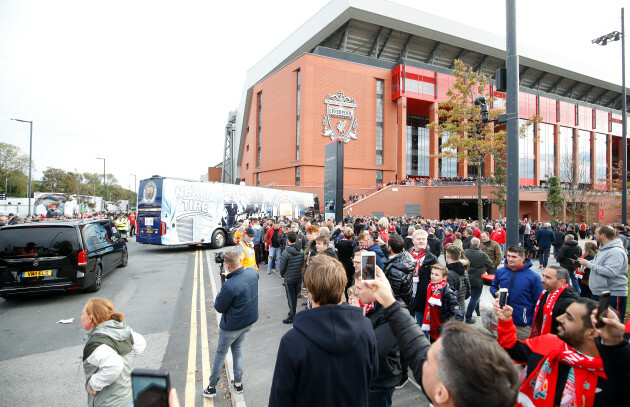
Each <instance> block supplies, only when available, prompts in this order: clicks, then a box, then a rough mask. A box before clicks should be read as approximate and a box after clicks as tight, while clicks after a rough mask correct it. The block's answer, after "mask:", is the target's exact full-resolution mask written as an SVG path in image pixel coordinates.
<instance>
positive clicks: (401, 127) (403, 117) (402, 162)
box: [396, 96, 407, 180]
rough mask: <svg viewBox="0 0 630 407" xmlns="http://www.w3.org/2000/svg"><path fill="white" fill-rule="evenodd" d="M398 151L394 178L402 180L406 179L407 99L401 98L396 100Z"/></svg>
mask: <svg viewBox="0 0 630 407" xmlns="http://www.w3.org/2000/svg"><path fill="white" fill-rule="evenodd" d="M397 115H398V134H397V135H396V138H397V139H398V142H397V145H398V149H397V151H396V158H397V160H396V178H397V179H398V180H404V179H406V178H407V98H406V97H405V96H402V97H400V98H399V99H398V113H397Z"/></svg>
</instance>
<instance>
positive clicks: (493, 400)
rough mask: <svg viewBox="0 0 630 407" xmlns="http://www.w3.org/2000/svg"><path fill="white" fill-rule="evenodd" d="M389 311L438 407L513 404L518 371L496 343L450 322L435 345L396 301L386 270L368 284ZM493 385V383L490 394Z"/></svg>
mask: <svg viewBox="0 0 630 407" xmlns="http://www.w3.org/2000/svg"><path fill="white" fill-rule="evenodd" d="M366 286H367V287H369V288H370V289H371V290H372V292H373V293H374V297H375V298H376V300H377V301H378V302H379V303H380V304H381V305H383V307H384V317H385V319H386V320H387V322H388V323H389V326H390V327H391V329H392V332H393V333H394V336H396V339H397V341H398V344H399V346H400V350H401V352H402V353H403V354H404V355H405V356H406V357H407V359H408V360H409V366H410V367H411V370H412V371H413V375H414V378H415V379H416V381H417V382H418V383H419V384H420V385H421V386H422V391H423V392H424V394H426V395H427V397H428V398H429V399H430V400H431V402H432V404H433V405H434V406H436V407H441V406H454V407H465V406H468V405H475V406H484V407H500V406H513V405H515V403H516V397H517V395H518V392H517V390H516V388H517V384H518V371H517V370H516V368H515V367H514V364H513V363H512V361H511V360H510V358H509V356H508V355H507V354H506V353H505V352H504V351H503V349H501V347H500V346H499V345H498V344H497V343H496V341H495V340H493V339H490V338H488V337H485V336H484V335H482V334H481V333H479V332H478V331H477V330H476V329H475V328H473V327H471V326H470V325H465V324H463V323H460V322H455V321H449V322H447V323H446V324H444V326H443V328H442V333H441V335H440V338H439V339H438V340H437V341H435V342H434V343H433V344H432V345H430V344H429V341H428V340H427V339H426V337H425V336H424V335H422V334H421V332H422V331H421V330H420V327H419V326H418V324H417V323H416V322H415V321H414V320H413V318H411V317H410V316H409V313H408V312H407V310H406V309H405V308H403V307H402V304H401V303H400V302H399V301H398V302H396V301H395V300H394V296H393V295H392V291H391V287H390V286H389V283H388V281H387V279H386V278H385V276H384V274H383V273H382V272H381V270H380V269H378V268H377V269H376V280H375V281H374V283H366ZM488 383H492V386H491V387H492V389H491V390H489V388H488Z"/></svg>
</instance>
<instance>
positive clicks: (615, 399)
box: [494, 298, 630, 406]
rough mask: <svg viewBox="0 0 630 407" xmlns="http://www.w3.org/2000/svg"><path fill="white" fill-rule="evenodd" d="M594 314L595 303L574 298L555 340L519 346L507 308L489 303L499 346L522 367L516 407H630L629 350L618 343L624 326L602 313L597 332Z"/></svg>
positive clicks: (612, 315)
mask: <svg viewBox="0 0 630 407" xmlns="http://www.w3.org/2000/svg"><path fill="white" fill-rule="evenodd" d="M597 308H598V305H597V302H595V301H593V300H591V299H589V298H579V299H578V300H577V301H575V302H573V303H572V304H571V305H569V306H568V308H567V309H566V312H565V313H564V314H562V315H560V316H558V318H557V321H558V334H557V335H554V334H546V335H541V336H537V337H535V338H532V339H527V340H523V341H521V340H519V339H517V337H516V327H515V326H514V323H513V322H512V311H513V309H512V307H510V306H509V305H505V306H503V308H501V307H500V306H499V303H498V301H495V303H494V311H495V313H496V314H497V317H498V319H499V324H498V327H497V333H498V339H499V345H501V346H502V347H503V348H504V349H505V350H506V351H507V352H508V354H509V355H510V357H511V358H512V359H513V360H514V361H515V362H518V363H522V364H526V366H527V368H526V373H525V374H526V379H525V380H524V381H522V384H521V387H520V389H519V404H517V406H525V405H527V406H547V405H549V406H552V405H553V406H557V405H560V403H561V402H562V405H584V406H594V405H596V406H628V405H630V392H628V390H627V385H628V381H629V380H630V344H628V341H626V340H624V338H623V331H624V326H623V324H622V323H621V322H620V321H619V318H618V317H617V314H615V312H614V311H613V310H612V309H611V308H605V311H602V312H605V314H603V317H602V318H600V319H601V322H602V325H601V328H598V327H597V326H596V325H597V323H598V322H597V321H598V319H597V315H598V311H597ZM602 308H603V306H602Z"/></svg>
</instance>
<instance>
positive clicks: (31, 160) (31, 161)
mask: <svg viewBox="0 0 630 407" xmlns="http://www.w3.org/2000/svg"><path fill="white" fill-rule="evenodd" d="M11 120H15V121H16V122H22V123H28V124H30V125H31V135H30V138H29V148H28V217H29V218H30V217H31V168H32V167H33V122H32V121H31V120H21V119H11Z"/></svg>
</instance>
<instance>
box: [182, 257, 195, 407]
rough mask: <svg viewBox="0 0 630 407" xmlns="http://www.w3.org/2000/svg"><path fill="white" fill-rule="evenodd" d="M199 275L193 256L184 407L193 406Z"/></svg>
mask: <svg viewBox="0 0 630 407" xmlns="http://www.w3.org/2000/svg"><path fill="white" fill-rule="evenodd" d="M198 275H199V256H195V268H194V270H193V290H192V301H191V305H190V342H189V344H188V369H187V370H186V396H185V398H184V400H185V402H184V405H185V406H186V407H194V406H195V395H196V394H195V393H196V392H195V370H196V368H195V366H196V362H197V284H198Z"/></svg>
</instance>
